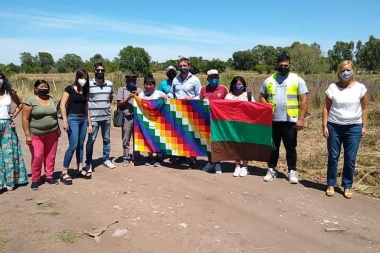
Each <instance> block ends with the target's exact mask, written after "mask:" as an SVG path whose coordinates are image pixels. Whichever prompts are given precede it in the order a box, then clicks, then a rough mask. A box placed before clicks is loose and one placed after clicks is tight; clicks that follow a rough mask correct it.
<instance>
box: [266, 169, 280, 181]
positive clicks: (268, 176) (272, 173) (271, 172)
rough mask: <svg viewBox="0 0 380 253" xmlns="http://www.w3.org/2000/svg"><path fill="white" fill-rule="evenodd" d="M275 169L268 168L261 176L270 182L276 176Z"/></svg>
mask: <svg viewBox="0 0 380 253" xmlns="http://www.w3.org/2000/svg"><path fill="white" fill-rule="evenodd" d="M276 174H277V173H276V171H275V170H274V169H272V168H268V171H267V174H266V175H265V177H264V178H263V179H264V181H265V182H270V181H272V180H273V179H274V178H275V177H276Z"/></svg>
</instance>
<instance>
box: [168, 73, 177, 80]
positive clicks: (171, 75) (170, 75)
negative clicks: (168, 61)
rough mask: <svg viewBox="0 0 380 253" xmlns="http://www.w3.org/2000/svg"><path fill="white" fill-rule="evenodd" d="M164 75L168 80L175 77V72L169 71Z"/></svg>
mask: <svg viewBox="0 0 380 253" xmlns="http://www.w3.org/2000/svg"><path fill="white" fill-rule="evenodd" d="M166 76H167V77H168V78H169V80H173V79H174V78H175V77H176V73H173V72H169V73H167V74H166Z"/></svg>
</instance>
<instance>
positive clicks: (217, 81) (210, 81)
mask: <svg viewBox="0 0 380 253" xmlns="http://www.w3.org/2000/svg"><path fill="white" fill-rule="evenodd" d="M218 83H219V78H212V79H210V80H208V84H210V86H211V87H215V86H217V85H218Z"/></svg>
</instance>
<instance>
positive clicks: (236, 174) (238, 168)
mask: <svg viewBox="0 0 380 253" xmlns="http://www.w3.org/2000/svg"><path fill="white" fill-rule="evenodd" d="M240 171H241V168H240V166H236V167H235V171H234V173H233V174H232V176H234V177H238V176H240Z"/></svg>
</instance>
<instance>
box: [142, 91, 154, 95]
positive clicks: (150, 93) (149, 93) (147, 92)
mask: <svg viewBox="0 0 380 253" xmlns="http://www.w3.org/2000/svg"><path fill="white" fill-rule="evenodd" d="M153 93H154V90H152V91H146V90H144V95H145V96H147V97H149V96H151V95H152V94H153Z"/></svg>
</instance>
